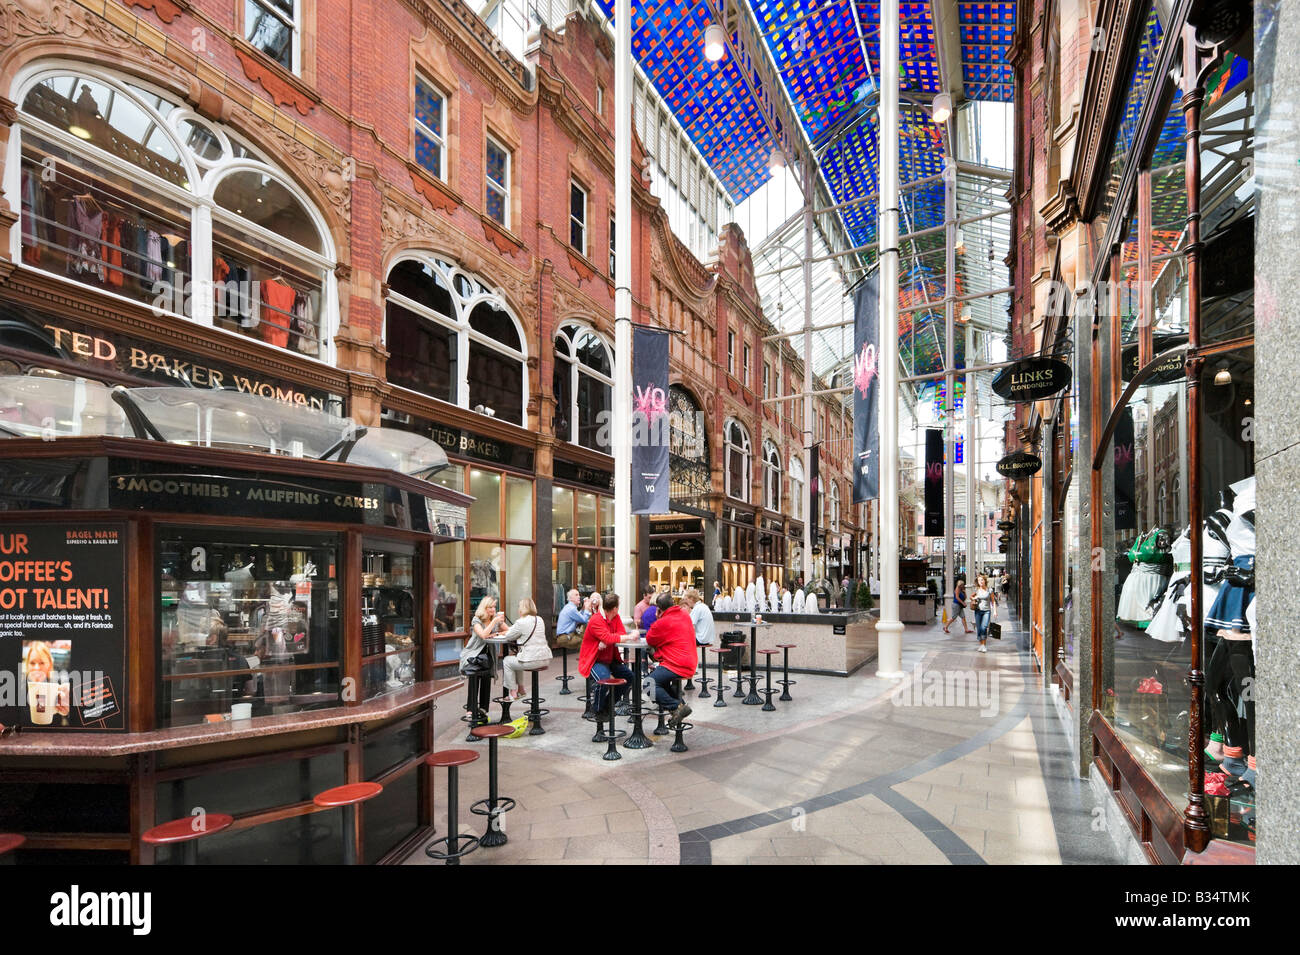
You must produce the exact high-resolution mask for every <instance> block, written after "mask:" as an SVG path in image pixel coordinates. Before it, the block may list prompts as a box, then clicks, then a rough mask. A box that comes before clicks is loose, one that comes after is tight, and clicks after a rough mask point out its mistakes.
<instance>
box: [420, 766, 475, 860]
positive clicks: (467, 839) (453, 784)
mask: <svg viewBox="0 0 1300 955" xmlns="http://www.w3.org/2000/svg"><path fill="white" fill-rule="evenodd" d="M476 759H478V753H476V752H474V750H472V749H445V750H443V751H442V752H441V753H432V754H430V755H429V756H426V757H425V759H424V764H425V765H426V766H432V767H434V768H435V769H436V768H439V767H443V766H445V767H446V768H447V835H445V836H443V837H442V838H441V839H434V840H433V841H432V842H430V843H429V844H428V845H427V846H425V847H424V854H425V855H427V856H428V857H429V858H430V859H442V860H444V861H446V863H447V865H460V857H461V856H467V855H469V854H470V853H471V852H473V851H474V850H475V849H477V848H478V836H462V835H461V834H460V818H459V817H460V792H459V785H458V784H459V773H460V767H462V766H467V765H469V764H470V763H472V762H474V760H476ZM444 842H445V843H446V844H447V851H446V852H439V851H438V850H437V849H435V848H434V846H437V845H441V844H442V843H444ZM462 843H463V846H462Z"/></svg>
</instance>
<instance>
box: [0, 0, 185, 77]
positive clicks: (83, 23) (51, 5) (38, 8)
mask: <svg viewBox="0 0 1300 955" xmlns="http://www.w3.org/2000/svg"><path fill="white" fill-rule="evenodd" d="M0 3H2V5H0V49H7V48H9V47H12V46H14V45H16V44H17V43H18V42H19V41H20V40H22V39H25V38H28V37H38V36H57V37H59V38H60V39H61V40H63V41H64V42H77V41H84V42H85V43H87V44H93V45H97V46H102V47H106V48H108V49H110V50H116V51H118V52H119V53H124V54H128V55H129V56H130V57H131V58H132V59H134V60H137V61H139V62H143V63H147V64H149V65H150V66H152V67H154V68H155V69H156V70H157V71H158V72H160V73H163V74H167V75H169V76H172V77H177V76H179V70H178V69H177V67H176V65H175V64H173V63H172V62H171V61H170V60H168V59H167V58H166V57H163V56H160V55H158V54H157V53H155V52H154V51H153V50H151V49H149V48H148V47H147V46H145V45H144V44H143V43H140V42H139V41H138V40H136V39H134V38H133V37H129V36H127V35H126V34H125V33H122V32H121V31H120V30H118V29H116V28H115V27H113V26H112V25H110V24H109V23H108V21H107V20H104V19H102V18H101V17H98V16H95V15H94V14H92V13H91V12H90V11H88V10H87V9H86V8H85V7H82V6H80V5H79V4H77V3H73V2H71V0H0ZM104 59H106V60H108V59H111V57H104ZM181 82H182V83H184V82H186V78H184V77H182V78H181Z"/></svg>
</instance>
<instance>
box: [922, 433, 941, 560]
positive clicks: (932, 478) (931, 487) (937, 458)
mask: <svg viewBox="0 0 1300 955" xmlns="http://www.w3.org/2000/svg"><path fill="white" fill-rule="evenodd" d="M925 536H926V537H942V536H943V429H942V428H926V429H925Z"/></svg>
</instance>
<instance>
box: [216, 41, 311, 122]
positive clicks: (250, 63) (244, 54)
mask: <svg viewBox="0 0 1300 955" xmlns="http://www.w3.org/2000/svg"><path fill="white" fill-rule="evenodd" d="M235 56H236V57H238V59H239V65H240V66H242V67H243V68H244V75H245V76H247V77H248V78H249V79H250V80H252V81H253V82H254V83H257V84H259V85H260V86H261V87H262V89H264V90H266V92H267V95H269V96H270V97H271V101H272V102H273V103H275V104H277V105H280V106H292V107H293V108H294V109H296V110H297V111H298V112H299V113H301V114H302V115H303V116H307V115H308V114H310V113H311V110H312V107H313V106H314V105H315V102H314V101H313V99H312V97H311V96H309V95H308V94H307V93H306V92H305V91H304V90H301V89H298V88H297V86H296V85H295V84H293V83H291V82H290V81H289V80H288V79H286V78H285V77H284V76H283V75H282V74H281V72H280V70H279V69H277V68H276V66H275V64H273V63H271V62H270V61H268V60H265V59H263V58H262V57H261V56H260V55H258V54H256V53H252V52H249V51H248V50H245V49H242V48H241V47H239V46H238V45H237V46H236V47H235Z"/></svg>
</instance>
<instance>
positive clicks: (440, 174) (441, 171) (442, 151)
mask: <svg viewBox="0 0 1300 955" xmlns="http://www.w3.org/2000/svg"><path fill="white" fill-rule="evenodd" d="M421 83H423V84H424V85H425V86H427V87H429V89H431V90H433V91H434V92H435V93H437V94H438V95H439V96H440V97H442V124H441V125H442V128H443V129H444V130H445V129H446V128H447V98H448V97H447V94H446V93H444V92H443V89H442V87H441V86H439V85H438V84H437V83H435V82H433V80H431V79H429V77H428V74H426V73H422V72H420V71H419V70H417V71H416V73H415V85H416V87H417V89H416V90H414V92H415V94H416V96H417V98H418V96H419V89H418V87H419V85H420V84H421ZM415 134H416V135H417V136H420V135H424V136H427V137H428V138H429V139H431V140H433V142H434V143H436V144H437V146H438V157H439V159H438V166H439V168H438V170H437V172H435V171H434V170H432V169H430V168H429V167H428V166H424V165H421V166H420V168H421V169H423V170H424V171H425V172H427V173H429V174H430V175H432V176H435V177H436V178H438V179H440V180H441V181H443V182H446V181H447V137H446V134H445V133H444V134H443V135H442V136H439V135H438V134H437V133H435V132H434V131H433V130H432V129H430V128H429V127H428V126H426V125H424V123H422V122H420V117H419V115H418V113H417V115H416V117H415ZM417 152H418V150H417Z"/></svg>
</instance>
